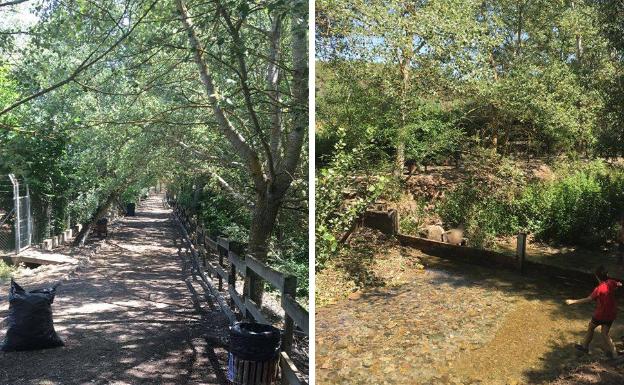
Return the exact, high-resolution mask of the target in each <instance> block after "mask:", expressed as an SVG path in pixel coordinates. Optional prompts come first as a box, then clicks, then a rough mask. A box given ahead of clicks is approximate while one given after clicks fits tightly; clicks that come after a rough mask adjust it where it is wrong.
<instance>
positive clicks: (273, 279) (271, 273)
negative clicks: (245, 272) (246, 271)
mask: <svg viewBox="0 0 624 385" xmlns="http://www.w3.org/2000/svg"><path fill="white" fill-rule="evenodd" d="M245 264H246V265H247V267H249V268H250V269H251V270H253V271H254V272H255V273H256V274H258V275H259V276H260V277H262V279H264V280H266V281H269V282H270V283H271V284H272V285H273V286H275V288H276V289H279V290H280V291H284V274H282V273H280V272H279V271H277V270H274V269H271V268H270V267H268V266H267V265H265V264H264V263H262V262H260V261H258V260H257V259H255V258H254V257H252V256H251V255H248V256H247V257H245Z"/></svg>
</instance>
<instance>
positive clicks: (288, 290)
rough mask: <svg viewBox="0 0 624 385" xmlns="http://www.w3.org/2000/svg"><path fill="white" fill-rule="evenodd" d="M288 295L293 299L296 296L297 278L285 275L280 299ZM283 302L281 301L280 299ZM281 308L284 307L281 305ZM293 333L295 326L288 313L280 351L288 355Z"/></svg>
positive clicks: (285, 317) (285, 318)
mask: <svg viewBox="0 0 624 385" xmlns="http://www.w3.org/2000/svg"><path fill="white" fill-rule="evenodd" d="M286 295H290V296H291V297H292V298H293V299H294V298H295V296H296V295H297V277H295V276H292V275H287V276H286V277H284V292H283V293H282V298H283V297H284V296H286ZM282 301H283V299H282ZM282 307H284V306H283V305H282ZM294 332H295V324H294V322H293V319H292V318H290V316H289V315H288V313H286V314H285V316H284V335H283V336H282V350H283V351H285V352H286V353H288V354H290V353H291V351H292V342H293V334H294Z"/></svg>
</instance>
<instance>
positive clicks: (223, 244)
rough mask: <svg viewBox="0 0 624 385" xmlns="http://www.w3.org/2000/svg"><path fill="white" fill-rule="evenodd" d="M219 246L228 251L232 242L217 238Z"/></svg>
mask: <svg viewBox="0 0 624 385" xmlns="http://www.w3.org/2000/svg"><path fill="white" fill-rule="evenodd" d="M217 244H218V245H219V246H221V247H223V248H224V249H226V250H228V249H229V248H230V241H228V240H227V239H226V238H221V237H217Z"/></svg>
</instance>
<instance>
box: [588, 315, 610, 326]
mask: <svg viewBox="0 0 624 385" xmlns="http://www.w3.org/2000/svg"><path fill="white" fill-rule="evenodd" d="M591 322H592V323H593V324H594V325H604V326H608V327H611V325H613V320H611V321H603V320H599V319H595V318H594V317H592V319H591Z"/></svg>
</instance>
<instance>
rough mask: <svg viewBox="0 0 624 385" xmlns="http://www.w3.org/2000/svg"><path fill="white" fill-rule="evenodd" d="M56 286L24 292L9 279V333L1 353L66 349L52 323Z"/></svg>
mask: <svg viewBox="0 0 624 385" xmlns="http://www.w3.org/2000/svg"><path fill="white" fill-rule="evenodd" d="M57 286H58V284H57V285H55V286H53V287H51V288H47V289H40V290H33V291H30V292H27V291H25V290H24V289H22V288H21V287H20V285H18V284H17V283H15V281H13V280H12V279H11V290H10V292H9V318H8V325H9V329H8V330H7V333H6V337H5V338H4V342H3V344H2V347H0V350H2V351H4V352H14V351H22V350H37V349H48V348H56V347H59V346H64V345H65V344H64V343H63V341H61V339H60V338H59V336H58V335H57V334H56V331H55V330H54V324H53V321H52V306H51V305H52V302H53V301H54V295H55V294H56V287H57Z"/></svg>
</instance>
